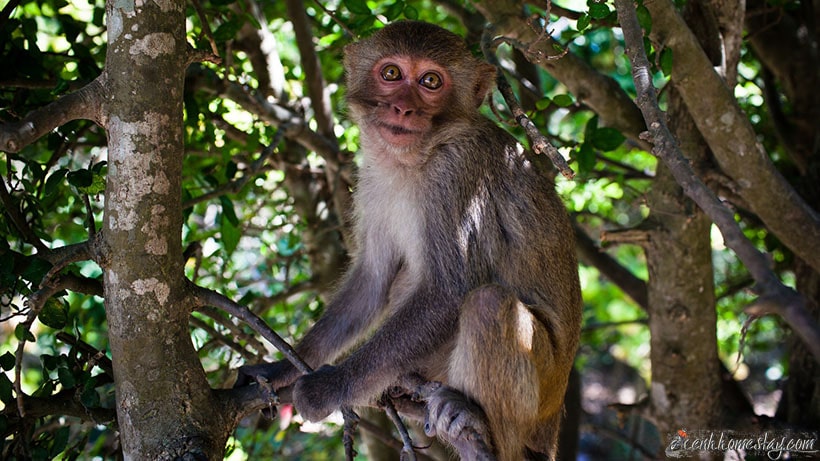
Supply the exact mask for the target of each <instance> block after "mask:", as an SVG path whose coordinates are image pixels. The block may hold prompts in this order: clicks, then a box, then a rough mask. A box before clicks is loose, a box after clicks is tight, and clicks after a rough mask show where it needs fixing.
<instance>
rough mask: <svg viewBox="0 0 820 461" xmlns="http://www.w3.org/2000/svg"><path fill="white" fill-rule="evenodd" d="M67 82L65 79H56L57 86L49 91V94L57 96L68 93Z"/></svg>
mask: <svg viewBox="0 0 820 461" xmlns="http://www.w3.org/2000/svg"><path fill="white" fill-rule="evenodd" d="M69 83H70V82H69V81H68V80H65V79H62V78H60V79H57V84H56V85H55V86H54V89H52V90H51V94H53V95H55V96H56V95H58V94H63V93H65V92H66V91H68V86H69Z"/></svg>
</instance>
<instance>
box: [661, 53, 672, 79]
mask: <svg viewBox="0 0 820 461" xmlns="http://www.w3.org/2000/svg"><path fill="white" fill-rule="evenodd" d="M660 64H661V72H663V75H664V76H666V77H668V76H669V75H670V74H672V48H669V47H667V48H664V49H663V51H661V62H660Z"/></svg>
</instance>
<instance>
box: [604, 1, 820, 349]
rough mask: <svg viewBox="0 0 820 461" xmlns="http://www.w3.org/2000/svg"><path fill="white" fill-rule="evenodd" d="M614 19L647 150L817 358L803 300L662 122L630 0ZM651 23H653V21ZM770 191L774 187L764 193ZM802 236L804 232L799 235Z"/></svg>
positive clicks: (819, 339)
mask: <svg viewBox="0 0 820 461" xmlns="http://www.w3.org/2000/svg"><path fill="white" fill-rule="evenodd" d="M615 6H616V8H617V10H618V19H619V21H620V23H621V28H622V29H623V32H624V41H625V43H626V53H627V55H628V56H629V60H630V62H631V64H632V78H633V80H634V81H635V89H636V90H637V104H638V107H640V109H641V112H642V113H643V114H644V118H645V120H646V125H647V126H648V127H649V135H650V136H649V137H650V138H651V141H652V142H653V144H654V145H655V147H654V148H653V149H652V153H653V154H655V155H656V156H658V157H659V158H661V159H662V160H663V161H664V162H665V163H666V165H667V166H668V167H669V170H670V171H671V172H672V174H673V176H674V177H675V180H676V181H677V182H678V184H680V186H681V188H682V189H683V191H684V192H685V193H686V195H687V196H689V198H691V199H692V200H693V201H694V202H695V203H697V204H698V206H699V207H700V208H701V209H702V210H703V211H704V212H705V213H706V214H707V215H708V216H709V217H710V218H711V219H712V221H714V223H715V224H716V225H717V226H718V228H719V229H720V231H721V233H722V234H723V238H724V241H725V243H726V246H728V247H729V248H731V249H732V250H733V251H734V252H735V254H737V256H738V258H740V260H741V261H742V262H743V264H744V265H745V266H746V268H747V269H748V270H749V272H750V273H751V274H752V277H753V278H754V279H755V282H756V283H757V289H758V291H759V292H760V293H761V296H760V298H759V300H758V302H757V303H756V308H757V309H758V310H759V311H760V312H765V313H777V314H779V315H780V316H781V317H783V319H785V320H786V322H787V323H788V324H789V326H791V328H792V330H793V331H795V332H796V333H797V334H798V335H799V336H800V337H801V338H802V339H803V341H804V342H805V343H806V346H807V347H808V348H809V350H810V351H811V352H812V354H813V355H814V358H815V360H817V361H818V362H820V329H819V328H818V326H817V324H816V323H815V322H814V321H813V319H812V318H811V316H810V315H809V313H808V312H807V310H806V307H805V300H804V298H803V297H802V296H801V295H800V294H799V293H797V292H796V291H794V290H792V289H790V288H788V287H786V286H785V285H783V284H782V283H781V282H780V280H779V279H778V278H777V276H776V275H775V274H774V272H772V270H771V269H769V264H768V260H767V259H766V258H765V256H764V255H763V254H761V253H760V252H759V251H757V249H756V248H755V247H754V246H753V245H752V244H751V242H749V240H747V239H746V237H745V236H744V235H743V232H742V231H741V230H740V227H739V226H738V225H737V223H736V222H735V220H734V215H733V213H732V212H731V211H730V210H729V209H728V208H726V207H725V206H724V205H723V204H722V203H721V202H720V200H718V198H717V197H716V196H715V195H714V194H713V193H712V191H710V190H709V188H707V187H706V185H704V184H703V182H702V181H701V180H700V179H699V178H698V177H697V176H696V175H695V172H694V170H693V169H692V166H691V165H690V164H689V162H688V161H687V160H686V158H684V156H683V154H682V153H681V151H680V149H679V147H678V146H677V143H676V141H675V139H674V137H673V135H672V133H671V132H670V131H669V128H668V127H667V126H666V116H665V114H664V113H663V112H662V111H661V109H660V107H659V106H658V100H657V96H656V94H655V87H654V86H653V85H652V75H651V73H650V71H649V61H648V60H647V58H646V52H645V50H644V47H643V34H642V32H641V28H640V26H639V24H638V17H637V14H636V12H635V7H634V5H633V4H632V2H631V0H616V1H615ZM656 27H658V26H657V25H656ZM766 193H767V194H773V193H775V192H774V191H766ZM804 238H805V236H804Z"/></svg>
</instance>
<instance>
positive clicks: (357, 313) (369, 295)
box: [296, 257, 398, 368]
mask: <svg viewBox="0 0 820 461" xmlns="http://www.w3.org/2000/svg"><path fill="white" fill-rule="evenodd" d="M397 266H398V265H397V264H396V263H394V262H393V261H384V262H382V264H380V265H379V266H378V267H376V266H375V265H373V264H372V263H365V262H364V257H362V258H358V260H357V261H356V262H355V263H354V266H353V267H352V268H351V270H350V272H349V273H348V274H347V275H346V276H345V278H344V281H343V282H342V285H341V287H340V288H339V290H338V291H337V292H336V294H335V296H334V297H333V299H332V300H331V301H330V303H329V304H328V305H327V307H326V309H325V312H324V314H323V315H322V316H321V318H320V319H319V320H318V321H317V322H316V324H315V325H314V326H313V327H312V328H311V329H310V330H309V331H308V332H307V334H305V337H304V338H303V339H302V341H301V342H300V343H299V344H298V345H297V346H296V351H297V352H298V353H299V355H300V356H301V357H302V359H303V360H305V361H306V362H307V363H308V364H309V365H310V366H312V367H314V368H316V367H318V366H320V365H322V364H326V363H332V362H333V361H335V360H336V358H337V357H339V356H340V355H342V354H344V353H345V352H346V351H347V350H348V349H349V348H350V347H351V345H352V344H354V343H355V342H356V341H357V340H358V339H359V338H360V337H361V336H362V335H364V334H365V333H366V332H367V331H368V330H369V329H370V327H371V325H373V324H374V323H375V322H376V321H377V320H378V319H379V318H380V317H381V315H382V312H383V311H384V310H385V309H386V308H387V293H388V289H389V287H390V283H391V281H392V280H393V278H394V277H395V274H396V270H397Z"/></svg>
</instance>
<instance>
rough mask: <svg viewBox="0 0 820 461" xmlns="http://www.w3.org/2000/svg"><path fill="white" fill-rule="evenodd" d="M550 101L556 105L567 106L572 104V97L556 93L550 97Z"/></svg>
mask: <svg viewBox="0 0 820 461" xmlns="http://www.w3.org/2000/svg"><path fill="white" fill-rule="evenodd" d="M552 102H554V103H555V105H557V106H558V107H569V106H571V105H572V104H573V101H572V97H571V96H570V95H568V94H558V95H555V97H554V98H552Z"/></svg>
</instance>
